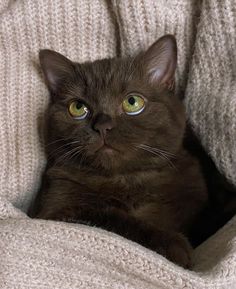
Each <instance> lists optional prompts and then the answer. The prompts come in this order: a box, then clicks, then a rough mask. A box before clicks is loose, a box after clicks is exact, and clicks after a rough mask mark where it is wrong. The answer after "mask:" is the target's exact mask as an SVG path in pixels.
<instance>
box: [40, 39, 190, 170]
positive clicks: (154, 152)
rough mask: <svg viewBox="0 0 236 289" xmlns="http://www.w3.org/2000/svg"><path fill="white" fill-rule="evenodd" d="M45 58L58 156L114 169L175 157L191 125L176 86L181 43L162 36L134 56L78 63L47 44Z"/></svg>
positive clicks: (51, 127)
mask: <svg viewBox="0 0 236 289" xmlns="http://www.w3.org/2000/svg"><path fill="white" fill-rule="evenodd" d="M40 61H41V65H42V68H43V71H44V74H45V77H46V81H47V84H48V86H49V89H50V91H51V94H52V102H51V104H50V108H49V132H48V134H49V137H48V138H49V143H51V144H49V146H50V147H51V149H49V154H52V155H53V156H54V159H56V161H58V162H62V163H63V162H66V163H68V162H69V163H70V162H71V163H72V162H73V164H79V165H82V166H83V165H85V164H86V166H91V167H94V168H96V167H98V168H103V169H107V170H113V169H125V168H127V169H128V168H130V169H135V168H136V169H137V168H138V167H139V166H140V165H144V164H145V163H147V162H149V163H150V161H151V162H153V163H159V164H160V165H162V164H164V163H166V162H168V160H167V158H169V159H170V158H171V157H172V155H171V154H176V153H177V151H178V150H179V148H180V146H181V142H182V138H183V133H184V127H185V116H184V110H183V106H182V104H181V102H180V101H179V100H178V98H177V97H176V96H175V95H174V94H173V92H172V91H171V86H173V79H174V72H175V66H176V45H175V40H174V38H173V37H171V36H166V37H163V38H161V39H160V40H159V41H157V42H156V43H154V44H153V45H152V46H151V47H150V48H149V49H148V50H147V52H145V53H142V54H140V55H138V56H137V57H135V58H120V59H104V60H98V61H95V62H92V63H84V64H76V63H73V62H71V61H70V60H68V59H67V58H65V57H63V56H62V55H60V54H58V53H56V52H53V51H49V50H43V51H41V52H40Z"/></svg>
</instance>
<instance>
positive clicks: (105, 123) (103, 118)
mask: <svg viewBox="0 0 236 289" xmlns="http://www.w3.org/2000/svg"><path fill="white" fill-rule="evenodd" d="M113 127H114V124H113V121H112V119H111V117H110V116H108V115H106V114H100V115H99V116H98V117H97V118H96V120H95V122H94V124H93V129H94V130H95V131H97V132H98V133H99V134H100V135H101V136H102V137H105V136H106V134H107V132H108V131H109V130H111V129H112V128H113Z"/></svg>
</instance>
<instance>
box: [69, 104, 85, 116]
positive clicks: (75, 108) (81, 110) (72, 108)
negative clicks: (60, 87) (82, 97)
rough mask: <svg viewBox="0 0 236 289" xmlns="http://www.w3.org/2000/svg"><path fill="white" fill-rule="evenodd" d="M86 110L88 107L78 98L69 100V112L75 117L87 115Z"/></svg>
mask: <svg viewBox="0 0 236 289" xmlns="http://www.w3.org/2000/svg"><path fill="white" fill-rule="evenodd" d="M88 112H89V110H88V108H87V107H86V106H85V105H84V104H83V103H82V102H80V101H78V100H75V101H73V102H71V104H70V105H69V113H70V114H71V115H72V116H73V117H74V118H75V119H84V118H85V117H86V116H87V114H88Z"/></svg>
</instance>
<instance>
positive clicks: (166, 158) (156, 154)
mask: <svg viewBox="0 0 236 289" xmlns="http://www.w3.org/2000/svg"><path fill="white" fill-rule="evenodd" d="M136 147H137V148H139V149H142V150H144V151H146V152H149V153H151V154H153V155H155V156H158V157H160V158H161V159H164V160H166V161H167V163H168V164H169V165H170V166H171V167H172V168H174V169H176V170H177V168H176V167H175V165H174V164H173V162H172V161H171V160H170V159H169V157H168V156H167V155H166V154H165V153H163V152H160V151H156V150H153V149H152V148H151V147H148V146H146V145H142V144H141V145H136Z"/></svg>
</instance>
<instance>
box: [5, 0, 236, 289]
mask: <svg viewBox="0 0 236 289" xmlns="http://www.w3.org/2000/svg"><path fill="white" fill-rule="evenodd" d="M166 33H172V34H174V35H175V36H176V38H177V42H178V49H179V53H178V57H179V58H178V69H177V73H176V80H177V92H178V93H179V94H180V95H183V96H185V103H186V110H187V114H188V118H189V121H190V122H191V124H192V126H193V128H194V130H195V132H196V133H197V135H198V136H199V137H200V139H201V142H202V144H203V145H204V147H205V149H206V151H207V152H208V153H209V154H210V155H211V156H212V158H213V160H214V161H215V163H216V165H217V167H218V168H219V170H220V171H221V172H222V173H223V174H224V175H225V176H226V177H227V178H228V179H229V180H230V181H231V182H232V183H234V184H236V2H235V0H203V1H200V0H160V1H155V0H131V1H126V0H120V1H118V0H117V1H115V0H107V1H105V0H86V1H83V0H37V1H33V0H10V1H9V0H1V1H0V160H1V164H0V255H1V259H0V288H31V289H32V288H37V289H38V288H95V289H96V288H141V289H142V288H145V289H146V288H227V289H228V288H236V233H235V232H236V219H233V220H231V222H229V223H228V224H227V226H226V227H225V228H223V229H222V230H221V231H219V232H218V233H217V234H216V235H215V236H213V237H212V238H211V239H210V240H208V241H207V242H206V243H205V244H203V245H202V246H200V247H199V248H198V249H197V250H196V252H195V257H194V258H195V259H194V260H195V266H194V268H195V271H196V272H189V271H187V270H184V269H182V268H179V267H177V266H176V265H174V264H172V263H170V262H169V261H167V260H166V259H165V258H163V257H161V256H159V255H157V254H156V253H154V252H150V251H148V250H146V249H145V248H142V247H141V246H139V245H137V244H134V243H132V242H130V241H127V240H125V239H123V238H122V237H119V236H116V235H114V234H111V233H107V232H104V231H102V230H98V229H95V228H88V227H85V226H79V225H72V224H63V223H56V222H49V221H48V222H46V221H39V220H31V219H29V218H28V217H27V216H26V215H25V213H24V212H26V210H27V208H28V206H29V204H30V202H31V201H32V199H33V198H34V196H35V194H36V192H37V189H38V187H39V184H40V176H41V173H42V171H43V169H44V166H45V157H44V153H43V138H42V123H43V118H44V111H45V109H46V107H47V103H48V100H49V95H48V91H47V89H46V87H45V84H44V82H43V79H42V74H41V72H40V68H39V64H38V51H39V49H41V48H50V49H54V50H57V51H58V52H60V53H62V54H65V55H66V56H68V57H69V58H71V59H72V60H74V61H86V60H94V59H98V58H104V57H112V56H116V55H127V54H134V53H136V52H138V51H140V50H141V49H145V48H147V47H148V46H149V45H150V44H151V43H152V42H154V41H155V40H156V39H157V38H159V37H160V36H162V35H163V34H166Z"/></svg>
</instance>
